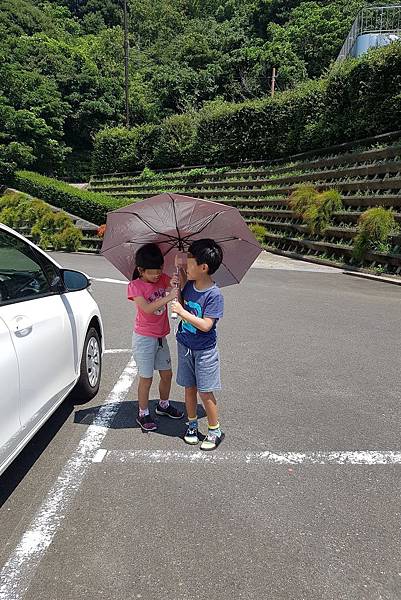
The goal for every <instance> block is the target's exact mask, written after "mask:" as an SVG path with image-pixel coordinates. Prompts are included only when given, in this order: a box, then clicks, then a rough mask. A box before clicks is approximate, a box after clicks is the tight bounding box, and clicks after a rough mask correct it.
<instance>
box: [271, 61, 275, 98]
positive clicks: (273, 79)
mask: <svg viewBox="0 0 401 600" xmlns="http://www.w3.org/2000/svg"><path fill="white" fill-rule="evenodd" d="M275 91H276V67H273V70H272V85H271V91H270V93H271V95H272V96H274V92H275Z"/></svg>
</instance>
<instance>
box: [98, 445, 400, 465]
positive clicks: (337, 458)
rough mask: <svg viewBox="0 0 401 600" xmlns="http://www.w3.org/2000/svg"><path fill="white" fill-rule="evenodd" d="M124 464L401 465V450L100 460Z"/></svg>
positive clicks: (139, 454)
mask: <svg viewBox="0 0 401 600" xmlns="http://www.w3.org/2000/svg"><path fill="white" fill-rule="evenodd" d="M102 461H104V462H122V463H211V464H220V463H225V464H228V463H233V464H252V465H267V464H276V465H301V464H309V465H310V464H312V465H401V452H392V451H388V452H382V451H376V450H363V451H359V450H355V451H339V452H284V453H276V452H270V451H269V450H266V451H264V452H223V451H221V450H220V449H218V450H217V451H216V452H202V450H198V451H195V452H190V451H178V450H177V451H171V450H131V451H126V452H121V451H119V450H107V451H105V453H104V454H103V455H102V456H101V460H96V462H102Z"/></svg>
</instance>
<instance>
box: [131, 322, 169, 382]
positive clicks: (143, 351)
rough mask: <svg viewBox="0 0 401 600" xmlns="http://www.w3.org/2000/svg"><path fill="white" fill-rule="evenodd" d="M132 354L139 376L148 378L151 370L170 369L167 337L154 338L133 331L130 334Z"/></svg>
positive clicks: (150, 375)
mask: <svg viewBox="0 0 401 600" xmlns="http://www.w3.org/2000/svg"><path fill="white" fill-rule="evenodd" d="M132 354H133V356H134V359H135V362H136V365H137V367H138V374H139V376H140V377H145V378H146V379H150V378H151V377H153V371H168V370H170V369H171V356H170V348H169V347H168V343H167V338H165V337H164V338H155V337H150V336H148V335H139V333H135V332H134V335H133V336H132Z"/></svg>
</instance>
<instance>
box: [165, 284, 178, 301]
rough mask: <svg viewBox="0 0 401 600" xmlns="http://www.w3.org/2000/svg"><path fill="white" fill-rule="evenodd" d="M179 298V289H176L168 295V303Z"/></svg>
mask: <svg viewBox="0 0 401 600" xmlns="http://www.w3.org/2000/svg"><path fill="white" fill-rule="evenodd" d="M177 298H178V289H177V288H176V287H174V288H173V289H172V290H171V291H170V292H168V293H167V294H166V300H167V302H173V301H175V300H177Z"/></svg>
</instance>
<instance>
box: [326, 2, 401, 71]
mask: <svg viewBox="0 0 401 600" xmlns="http://www.w3.org/2000/svg"><path fill="white" fill-rule="evenodd" d="M362 36H364V37H362ZM399 38H401V4H396V5H388V6H365V7H364V8H362V9H361V10H360V11H359V13H358V15H357V17H356V19H355V21H354V23H353V25H352V27H351V30H350V32H349V34H348V36H347V39H346V40H345V42H344V45H343V47H342V48H341V51H340V54H339V55H338V57H337V61H343V60H345V59H346V58H348V57H349V56H354V57H355V56H360V55H361V54H363V53H364V52H366V50H368V49H369V48H372V47H373V48H374V47H377V46H385V45H387V44H389V43H391V42H392V41H394V40H395V39H399ZM358 42H359V44H358Z"/></svg>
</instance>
